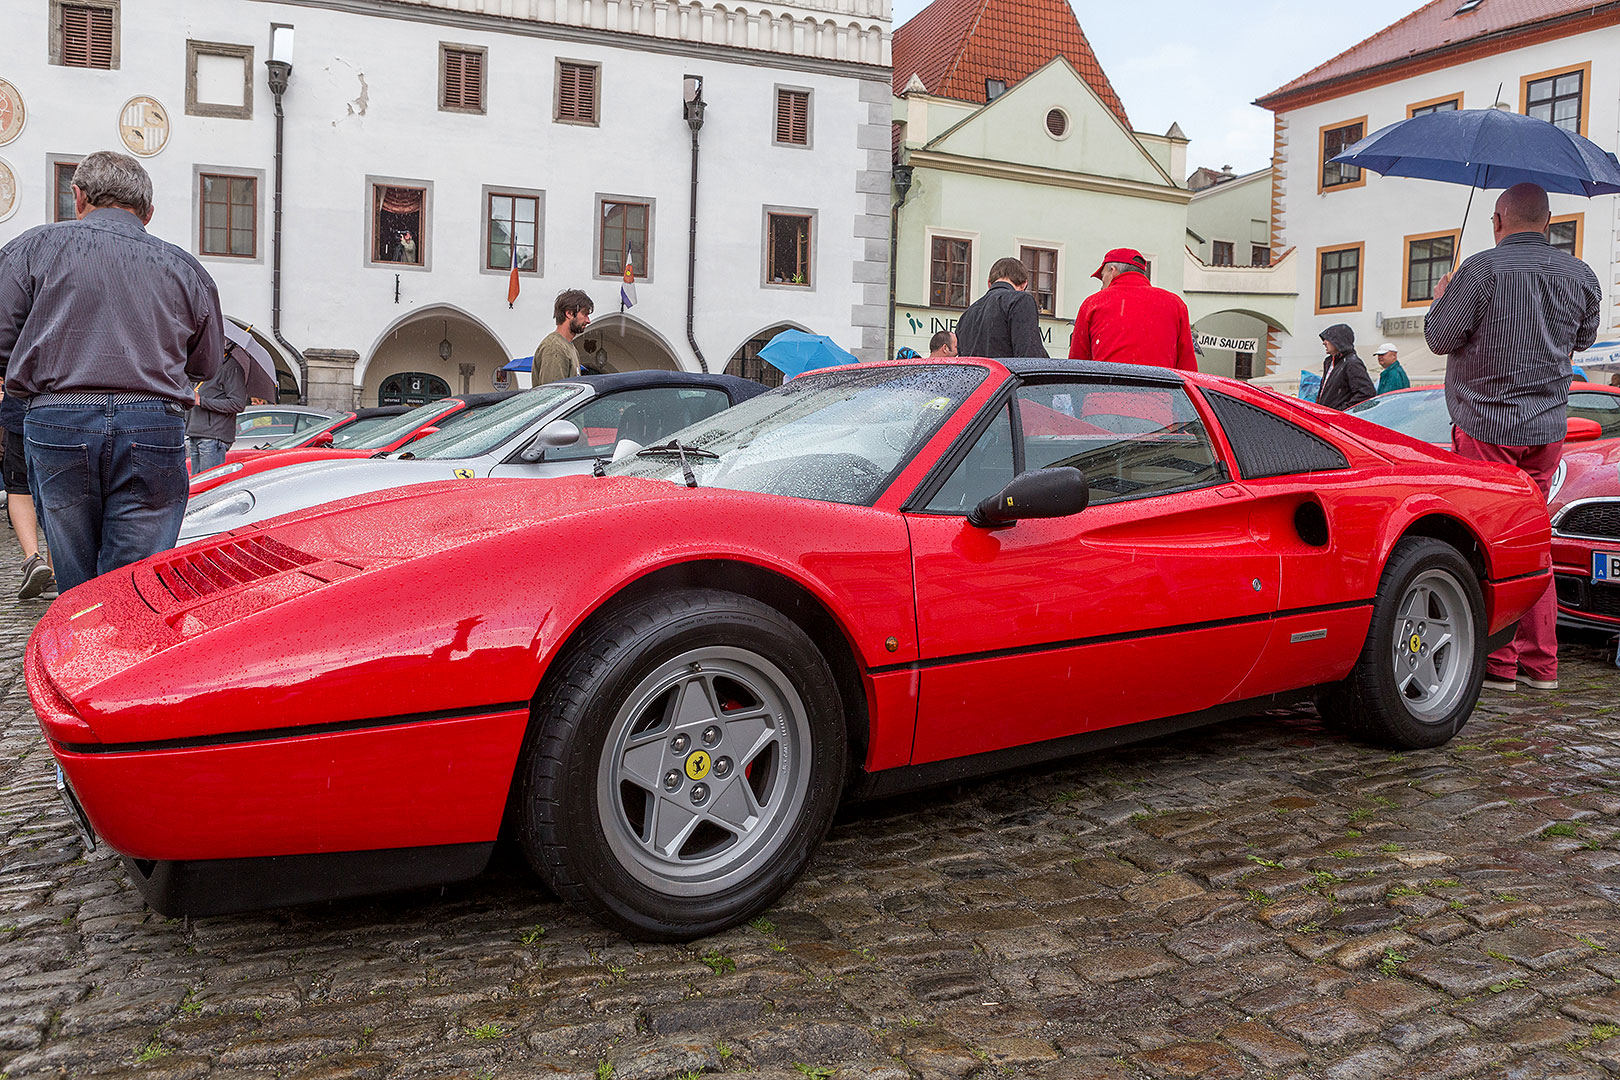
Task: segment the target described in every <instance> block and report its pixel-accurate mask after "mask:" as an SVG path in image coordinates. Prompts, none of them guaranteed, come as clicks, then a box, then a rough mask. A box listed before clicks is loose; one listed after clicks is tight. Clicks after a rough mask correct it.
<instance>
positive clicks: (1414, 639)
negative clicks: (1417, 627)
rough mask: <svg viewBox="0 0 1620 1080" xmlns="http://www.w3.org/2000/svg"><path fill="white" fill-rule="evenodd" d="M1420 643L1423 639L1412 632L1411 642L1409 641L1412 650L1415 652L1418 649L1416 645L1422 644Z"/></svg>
mask: <svg viewBox="0 0 1620 1080" xmlns="http://www.w3.org/2000/svg"><path fill="white" fill-rule="evenodd" d="M1422 644H1423V639H1422V638H1420V637H1418V636H1417V635H1416V634H1413V635H1412V642H1411V645H1412V651H1413V652H1417V651H1418V646H1419V645H1422Z"/></svg>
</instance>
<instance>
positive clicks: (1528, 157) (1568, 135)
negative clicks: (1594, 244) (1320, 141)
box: [1332, 109, 1620, 226]
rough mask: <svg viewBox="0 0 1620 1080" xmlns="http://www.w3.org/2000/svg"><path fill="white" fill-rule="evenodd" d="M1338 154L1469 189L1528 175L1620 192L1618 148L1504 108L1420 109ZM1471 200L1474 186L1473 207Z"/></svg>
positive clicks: (1591, 191) (1554, 185)
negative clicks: (1605, 146) (1612, 150)
mask: <svg viewBox="0 0 1620 1080" xmlns="http://www.w3.org/2000/svg"><path fill="white" fill-rule="evenodd" d="M1332 160H1333V161H1335V162H1338V163H1339V164H1341V165H1354V166H1356V167H1357V168H1362V169H1370V170H1372V171H1373V172H1375V173H1378V174H1380V175H1382V176H1410V177H1414V178H1416V179H1420V180H1439V181H1442V182H1444V183H1447V184H1467V185H1468V186H1469V188H1471V189H1472V188H1486V189H1490V188H1510V187H1512V186H1513V185H1514V184H1522V183H1526V182H1529V183H1532V184H1540V185H1541V186H1542V187H1543V188H1545V189H1546V190H1548V191H1557V192H1561V193H1563V194H1565V195H1585V196H1588V197H1590V196H1593V195H1610V194H1613V193H1615V192H1620V160H1617V159H1616V158H1615V156H1614V155H1613V154H1611V153H1609V152H1608V151H1607V150H1605V149H1603V148H1602V147H1601V146H1599V145H1598V144H1597V143H1594V142H1592V141H1591V140H1590V139H1584V138H1582V137H1581V136H1579V135H1577V134H1575V133H1574V132H1572V131H1565V130H1564V129H1563V128H1561V127H1559V126H1557V125H1556V124H1549V123H1548V122H1547V121H1545V120H1537V119H1536V118H1534V117H1531V116H1520V115H1519V114H1518V113H1511V112H1504V111H1503V110H1501V109H1454V110H1450V111H1447V112H1436V113H1425V114H1424V115H1422V116H1414V117H1412V118H1411V119H1408V120H1401V121H1398V122H1396V123H1393V124H1390V125H1389V126H1388V127H1382V128H1379V129H1378V130H1377V131H1375V132H1373V133H1372V134H1371V135H1369V136H1367V137H1366V138H1365V139H1362V140H1361V141H1360V142H1358V143H1355V144H1354V145H1352V146H1350V147H1348V148H1347V149H1346V150H1345V151H1344V152H1343V153H1342V154H1340V155H1339V156H1338V157H1335V158H1333V159H1332ZM1473 202H1474V195H1473V192H1472V191H1470V192H1469V195H1468V203H1469V207H1470V208H1471V207H1472V206H1473ZM1467 223H1468V212H1467V210H1465V211H1463V224H1464V225H1465V226H1466V225H1467Z"/></svg>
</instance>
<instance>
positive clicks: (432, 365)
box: [354, 304, 510, 405]
mask: <svg viewBox="0 0 1620 1080" xmlns="http://www.w3.org/2000/svg"><path fill="white" fill-rule="evenodd" d="M509 359H510V357H509V356H508V355H507V352H506V347H505V346H504V345H502V344H501V342H500V340H499V339H497V338H496V337H495V335H494V334H492V333H491V332H490V331H489V329H488V328H487V327H485V326H484V324H483V323H482V322H480V321H479V320H478V319H476V318H474V317H473V316H472V315H469V314H467V313H466V312H464V311H462V310H460V309H459V308H454V307H451V306H450V305H448V304H440V305H435V306H433V307H430V308H426V309H424V310H422V311H420V312H417V313H416V314H414V315H409V316H406V317H405V318H403V319H401V320H400V321H399V322H397V323H395V324H394V325H393V326H392V327H390V328H389V329H388V330H386V331H384V332H383V335H382V337H381V338H379V339H378V341H377V342H376V344H375V345H373V346H372V350H371V355H370V357H368V358H367V360H366V362H365V363H364V364H361V365H356V367H355V374H354V381H355V386H356V388H357V389H358V391H359V404H361V405H379V404H381V405H394V404H403V405H414V404H418V403H420V402H421V401H435V400H437V399H438V398H440V397H444V396H447V395H449V394H480V393H486V392H488V391H490V390H494V389H496V386H497V382H496V376H495V373H496V372H497V371H499V370H500V369H501V366H502V365H503V364H505V363H506V362H507V360H509ZM384 396H387V397H388V398H389V400H387V401H383V400H382V398H383V397H384Z"/></svg>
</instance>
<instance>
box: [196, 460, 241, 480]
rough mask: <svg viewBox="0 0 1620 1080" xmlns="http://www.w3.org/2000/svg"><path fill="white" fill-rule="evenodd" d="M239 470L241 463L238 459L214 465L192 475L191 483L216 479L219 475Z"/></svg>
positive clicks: (226, 474)
mask: <svg viewBox="0 0 1620 1080" xmlns="http://www.w3.org/2000/svg"><path fill="white" fill-rule="evenodd" d="M241 471H242V463H241V462H240V461H233V462H231V463H230V464H229V465H215V466H214V467H213V468H212V469H204V470H203V471H202V472H200V473H198V474H197V475H196V476H193V477H192V478H191V482H192V483H193V484H195V483H196V482H197V481H199V480H204V479H207V480H218V479H220V478H221V477H224V476H229V475H231V473H234V472H241Z"/></svg>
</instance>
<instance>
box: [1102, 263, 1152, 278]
mask: <svg viewBox="0 0 1620 1080" xmlns="http://www.w3.org/2000/svg"><path fill="white" fill-rule="evenodd" d="M1109 267H1113V270H1114V273H1116V274H1123V273H1125V272H1126V271H1127V270H1128V271H1130V272H1131V273H1133V274H1142V275H1143V276H1146V274H1147V271H1145V270H1143V269H1142V268H1141V267H1140V266H1137V265H1136V264H1135V263H1129V262H1111V263H1108V264H1107V265H1106V266H1104V267H1103V269H1104V270H1107V269H1108V268H1109Z"/></svg>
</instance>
